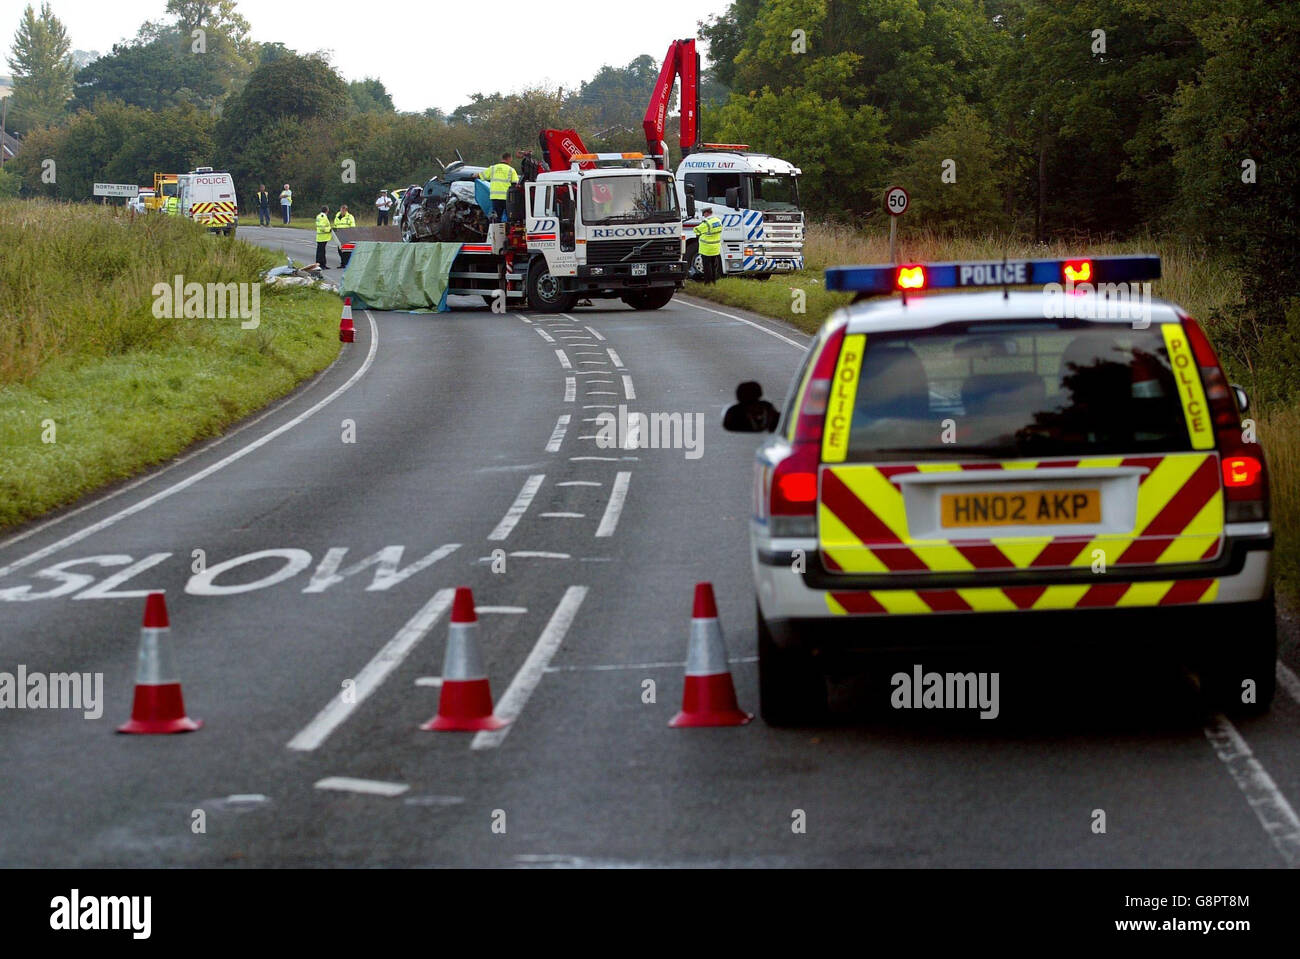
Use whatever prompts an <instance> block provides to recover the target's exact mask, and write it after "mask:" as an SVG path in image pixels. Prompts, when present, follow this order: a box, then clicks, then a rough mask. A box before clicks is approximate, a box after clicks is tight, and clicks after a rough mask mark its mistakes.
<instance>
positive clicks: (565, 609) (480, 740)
mask: <svg viewBox="0 0 1300 959" xmlns="http://www.w3.org/2000/svg"><path fill="white" fill-rule="evenodd" d="M586 596H587V587H586V586H570V587H569V588H568V589H566V590H565V591H564V596H562V597H561V598H560V604H559V605H558V606H556V607H555V612H554V613H552V614H551V618H550V621H549V622H547V624H546V628H545V629H543V630H542V634H541V635H540V636H538V637H537V642H536V643H534V644H533V648H532V651H531V652H529V654H528V658H527V659H525V660H524V664H523V665H522V666H520V667H519V672H517V673H515V678H514V679H512V680H511V681H510V686H509V688H508V689H506V691H505V694H504V695H503V696H502V697H501V699H500V700H499V701H498V702H497V707H496V712H497V715H498V716H500V717H501V718H502V719H507V720H510V721H511V722H510V723H509V724H508V725H505V726H502V727H501V728H500V729H491V730H483V731H482V732H479V733H475V734H474V741H473V742H472V743H470V749H492V748H494V747H496V746H500V745H501V743H502V741H503V740H504V739H505V738H506V735H507V734H508V733H509V732H510V729H511V728H512V727H513V726H514V720H516V719H518V718H519V714H520V713H522V712H523V709H524V706H525V705H527V703H528V699H529V697H531V696H532V695H533V690H534V689H536V688H537V684H538V683H540V682H541V681H542V676H543V675H544V674H545V672H546V667H547V666H548V665H550V662H551V657H552V656H554V655H555V651H556V650H557V649H559V648H560V643H562V642H563V641H564V635H565V633H567V632H568V631H569V627H570V626H571V625H573V619H574V617H575V616H577V615H578V607H579V606H581V605H582V601H583V599H585V598H586Z"/></svg>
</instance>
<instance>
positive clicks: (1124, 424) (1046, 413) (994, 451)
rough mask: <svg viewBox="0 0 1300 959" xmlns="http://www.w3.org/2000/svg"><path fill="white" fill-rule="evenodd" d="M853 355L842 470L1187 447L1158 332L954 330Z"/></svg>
mask: <svg viewBox="0 0 1300 959" xmlns="http://www.w3.org/2000/svg"><path fill="white" fill-rule="evenodd" d="M865 347H866V350H865V353H864V355H863V360H862V369H861V377H860V379H859V381H858V389H857V394H856V397H855V401H854V409H853V419H852V422H851V426H850V432H849V442H848V459H850V460H901V459H916V458H918V457H921V456H925V457H930V458H949V457H958V458H972V459H980V458H996V459H1001V458H1018V457H1044V456H1074V455H1083V454H1097V453H1114V454H1128V453H1142V452H1177V451H1181V450H1187V449H1190V448H1191V446H1190V441H1189V438H1188V435H1187V427H1186V423H1185V418H1184V415H1183V410H1182V406H1181V403H1180V401H1179V398H1178V393H1177V388H1176V384H1175V380H1174V376H1173V373H1172V371H1171V370H1170V366H1169V355H1168V351H1167V349H1166V347H1165V343H1164V338H1163V336H1162V334H1161V332H1160V327H1159V326H1158V325H1151V326H1148V327H1146V328H1145V329H1135V328H1133V327H1132V326H1128V325H1121V324H1116V323H1094V324H1089V323H1081V322H1076V321H1052V320H1046V321H1042V322H1037V321H1035V322H1031V323H1016V324H993V323H971V324H960V325H956V324H954V325H947V326H942V327H936V328H934V329H930V330H915V331H908V332H905V333H881V334H875V333H868V334H867V336H866V343H865Z"/></svg>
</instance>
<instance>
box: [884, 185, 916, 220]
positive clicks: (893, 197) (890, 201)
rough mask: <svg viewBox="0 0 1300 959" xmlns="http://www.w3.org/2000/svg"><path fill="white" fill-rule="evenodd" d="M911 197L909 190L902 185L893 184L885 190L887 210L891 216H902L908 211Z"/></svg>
mask: <svg viewBox="0 0 1300 959" xmlns="http://www.w3.org/2000/svg"><path fill="white" fill-rule="evenodd" d="M910 199H911V198H910V197H909V196H908V195H907V191H906V190H904V189H903V188H902V187H901V186H891V187H890V188H889V189H888V190H886V191H885V212H886V213H888V214H889V215H890V216H900V215H901V214H904V213H906V212H907V204H908V201H909V200H910Z"/></svg>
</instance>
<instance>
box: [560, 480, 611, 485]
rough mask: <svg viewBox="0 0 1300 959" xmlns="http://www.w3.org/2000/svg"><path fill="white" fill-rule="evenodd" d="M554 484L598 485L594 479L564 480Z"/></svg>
mask: <svg viewBox="0 0 1300 959" xmlns="http://www.w3.org/2000/svg"><path fill="white" fill-rule="evenodd" d="M555 485H556V486H600V485H601V484H600V483H597V482H596V481H595V480H565V481H564V482H563V483H556V484H555Z"/></svg>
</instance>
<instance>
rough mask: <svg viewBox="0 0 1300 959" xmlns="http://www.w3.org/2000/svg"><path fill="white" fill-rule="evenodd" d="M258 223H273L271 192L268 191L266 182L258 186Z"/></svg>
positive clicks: (262, 224) (267, 224)
mask: <svg viewBox="0 0 1300 959" xmlns="http://www.w3.org/2000/svg"><path fill="white" fill-rule="evenodd" d="M257 225H258V226H270V225H271V194H269V193H267V192H266V184H265V183H263V184H262V185H261V186H259V187H258V188H257Z"/></svg>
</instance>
